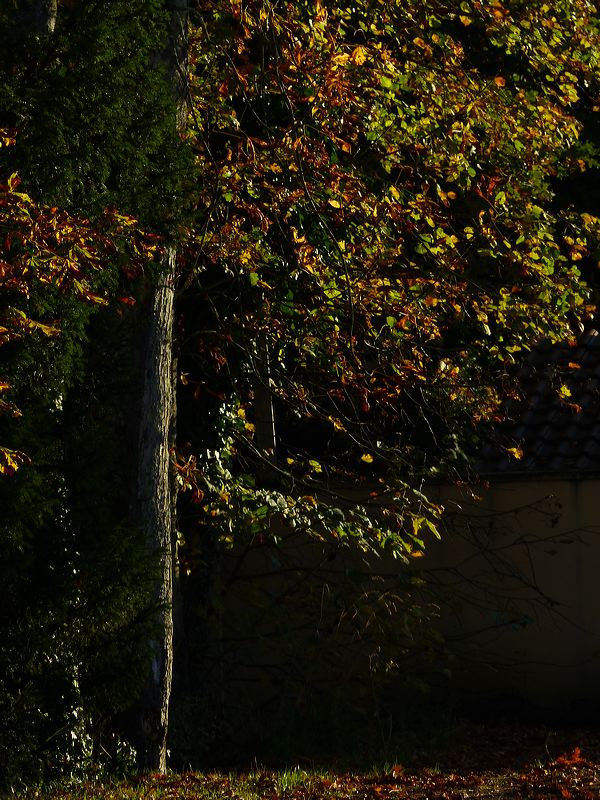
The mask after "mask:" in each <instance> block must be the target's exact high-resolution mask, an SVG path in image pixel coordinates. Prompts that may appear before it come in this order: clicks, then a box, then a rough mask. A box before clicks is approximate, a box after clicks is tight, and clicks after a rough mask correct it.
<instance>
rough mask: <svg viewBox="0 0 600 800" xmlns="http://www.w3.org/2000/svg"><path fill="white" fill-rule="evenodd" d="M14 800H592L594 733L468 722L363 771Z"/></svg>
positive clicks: (220, 775)
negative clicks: (442, 746)
mask: <svg viewBox="0 0 600 800" xmlns="http://www.w3.org/2000/svg"><path fill="white" fill-rule="evenodd" d="M12 797H13V800H17V799H18V800H484V799H485V800H490V799H493V800H598V798H600V735H599V734H598V732H597V731H596V732H595V731H590V730H574V729H572V730H567V731H558V732H556V731H553V732H552V735H551V736H550V735H549V732H548V730H547V729H544V728H543V727H519V726H518V725H509V724H506V725H501V726H486V725H481V724H480V725H475V724H470V725H466V726H464V727H463V728H462V730H460V731H457V735H456V737H455V741H454V742H453V743H452V745H451V746H449V747H448V748H447V749H446V751H445V752H444V753H440V752H434V753H431V754H426V753H423V754H421V756H420V757H419V758H418V759H417V760H416V762H415V763H414V764H408V765H404V764H401V763H396V764H387V765H386V766H385V767H383V768H375V769H373V770H371V771H369V772H354V771H348V772H342V771H340V772H335V771H330V770H325V769H323V770H321V769H308V768H305V767H302V766H300V765H295V766H290V767H287V768H284V769H280V770H268V769H266V768H264V769H263V768H260V767H258V766H256V767H255V768H253V769H252V770H250V771H247V772H228V773H226V772H207V773H200V772H184V773H169V774H167V775H138V776H135V777H132V778H130V779H129V780H126V781H120V782H115V783H105V784H98V783H83V784H79V785H77V786H71V787H68V786H62V787H61V786H54V787H46V788H37V789H31V790H29V791H28V792H23V793H18V792H16V793H14V794H13V795H12Z"/></svg>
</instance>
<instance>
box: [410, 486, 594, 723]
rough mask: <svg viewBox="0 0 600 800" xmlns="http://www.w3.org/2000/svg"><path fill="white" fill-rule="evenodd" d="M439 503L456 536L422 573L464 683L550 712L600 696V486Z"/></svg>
mask: <svg viewBox="0 0 600 800" xmlns="http://www.w3.org/2000/svg"><path fill="white" fill-rule="evenodd" d="M439 496H440V499H441V500H442V501H443V502H444V504H445V506H446V508H447V510H448V532H447V533H446V535H445V536H444V537H443V540H442V541H441V542H439V543H433V544H431V545H430V547H429V548H428V551H427V555H426V559H425V565H424V566H426V567H427V568H428V569H429V570H430V572H429V575H430V578H431V579H432V580H434V581H436V582H438V583H439V585H440V598H441V603H440V609H441V626H442V629H443V631H444V633H445V634H446V635H447V636H448V637H449V641H450V643H451V646H452V647H453V649H454V650H455V651H456V652H457V653H458V654H459V655H460V657H461V659H460V661H459V662H458V663H457V664H456V666H455V672H456V677H457V678H458V680H459V682H460V684H461V685H462V686H463V688H466V689H467V691H468V692H470V693H472V694H473V695H477V694H478V693H480V694H481V695H485V696H488V695H496V696H498V697H502V696H503V697H505V698H507V697H511V698H515V699H519V698H520V699H522V700H524V701H526V702H528V703H533V704H535V705H537V706H542V707H554V708H564V709H570V708H572V709H576V708H577V707H578V706H579V705H583V706H585V704H586V703H590V702H592V701H600V480H581V481H578V480H570V481H559V480H531V479H522V478H521V479H515V480H511V481H507V480H503V481H502V482H496V483H495V484H493V485H492V487H491V488H489V489H488V490H485V491H482V492H481V499H480V500H476V499H474V498H472V497H470V496H469V493H468V492H458V491H456V490H452V491H448V490H441V489H440V490H439Z"/></svg>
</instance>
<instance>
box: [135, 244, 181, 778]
mask: <svg viewBox="0 0 600 800" xmlns="http://www.w3.org/2000/svg"><path fill="white" fill-rule="evenodd" d="M161 266H162V274H161V275H160V278H159V281H158V284H157V286H156V288H155V289H154V290H153V294H152V297H151V300H150V308H149V320H148V329H147V338H146V354H145V365H144V387H143V394H142V402H141V419H140V439H139V454H138V465H139V466H138V480H137V513H138V515H139V518H138V524H139V525H140V526H141V527H142V529H143V531H144V533H145V538H146V546H147V548H148V550H149V551H150V552H151V553H153V554H157V555H158V558H159V575H158V584H157V588H156V598H155V599H156V601H157V603H158V617H157V620H156V622H157V630H158V636H157V638H156V639H154V640H153V641H152V642H151V643H150V646H151V650H152V670H151V674H150V678H149V680H148V684H147V686H146V689H145V692H144V694H143V696H142V698H141V704H140V705H141V708H140V720H139V725H140V731H139V742H138V747H139V749H140V751H141V752H139V753H138V757H139V760H140V764H141V765H142V766H144V767H147V768H150V769H154V770H158V771H160V772H164V770H165V769H166V766H167V764H166V758H167V731H168V722H169V698H170V693H171V681H172V676H173V615H172V607H173V523H172V498H173V494H172V476H171V469H170V464H171V458H170V452H169V451H170V449H171V446H172V440H173V419H174V408H175V387H174V385H173V321H174V298H175V287H174V284H175V249H174V247H169V248H168V249H167V252H166V253H165V257H164V259H163V264H162V265H161Z"/></svg>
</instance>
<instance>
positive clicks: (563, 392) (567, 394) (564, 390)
mask: <svg viewBox="0 0 600 800" xmlns="http://www.w3.org/2000/svg"><path fill="white" fill-rule="evenodd" d="M558 393H559V395H560V396H561V397H565V398H566V397H571V390H570V389H569V387H568V386H565V384H564V383H563V385H562V386H561V387H560V389H559V390H558Z"/></svg>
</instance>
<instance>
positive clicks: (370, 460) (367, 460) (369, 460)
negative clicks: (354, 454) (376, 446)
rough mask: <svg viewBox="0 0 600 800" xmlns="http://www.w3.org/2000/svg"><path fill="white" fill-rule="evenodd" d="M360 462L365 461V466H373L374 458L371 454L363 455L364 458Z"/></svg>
mask: <svg viewBox="0 0 600 800" xmlns="http://www.w3.org/2000/svg"><path fill="white" fill-rule="evenodd" d="M360 460H361V461H364V462H365V464H372V463H373V456H372V455H371V453H363V454H362V456H361V457H360Z"/></svg>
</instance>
